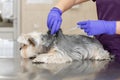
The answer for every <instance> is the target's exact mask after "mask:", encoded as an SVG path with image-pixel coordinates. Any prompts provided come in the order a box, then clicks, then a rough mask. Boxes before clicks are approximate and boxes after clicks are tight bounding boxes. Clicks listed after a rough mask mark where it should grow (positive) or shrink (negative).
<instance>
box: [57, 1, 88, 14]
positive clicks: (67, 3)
mask: <svg viewBox="0 0 120 80" xmlns="http://www.w3.org/2000/svg"><path fill="white" fill-rule="evenodd" d="M85 1H89V0H60V2H59V3H58V4H57V5H56V6H55V7H57V8H59V9H60V10H61V11H62V12H65V11H66V10H68V9H70V8H71V7H72V6H74V5H76V4H79V3H82V2H85Z"/></svg>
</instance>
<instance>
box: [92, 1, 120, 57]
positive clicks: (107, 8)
mask: <svg viewBox="0 0 120 80" xmlns="http://www.w3.org/2000/svg"><path fill="white" fill-rule="evenodd" d="M93 1H94V0H93ZM96 6H97V14H98V19H99V20H106V21H120V0H96ZM95 37H96V38H97V39H98V40H99V41H100V42H101V43H102V44H103V47H104V48H105V49H106V50H108V51H109V52H110V53H111V54H114V55H115V56H116V58H120V35H106V34H101V35H97V36H95Z"/></svg>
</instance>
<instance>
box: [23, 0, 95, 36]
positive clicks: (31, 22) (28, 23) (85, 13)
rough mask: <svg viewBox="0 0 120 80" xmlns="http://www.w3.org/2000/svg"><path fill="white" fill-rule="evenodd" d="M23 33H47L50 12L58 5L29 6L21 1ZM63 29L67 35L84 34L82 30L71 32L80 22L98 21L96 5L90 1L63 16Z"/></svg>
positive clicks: (24, 0) (25, 0)
mask: <svg viewBox="0 0 120 80" xmlns="http://www.w3.org/2000/svg"><path fill="white" fill-rule="evenodd" d="M21 2H22V4H21V33H28V32H32V31H34V30H37V31H40V32H43V33H45V32H46V31H47V25H46V20H47V15H48V12H49V10H50V9H51V8H52V7H53V6H54V5H55V4H56V2H57V0H54V3H53V4H27V0H21ZM62 17H63V23H62V26H61V27H62V29H63V32H64V33H67V34H78V33H81V32H82V33H84V32H83V31H81V30H80V29H76V30H74V31H69V30H70V29H71V28H73V27H75V26H76V23H77V22H78V21H83V20H88V19H97V16H96V7H95V3H94V2H92V1H88V2H85V3H82V4H80V5H79V7H78V8H72V9H70V10H68V11H67V12H65V13H64V14H63V16H62Z"/></svg>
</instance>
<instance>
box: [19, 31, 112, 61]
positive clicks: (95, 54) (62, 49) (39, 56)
mask: <svg viewBox="0 0 120 80" xmlns="http://www.w3.org/2000/svg"><path fill="white" fill-rule="evenodd" d="M18 42H19V43H20V44H21V48H20V50H21V51H20V52H21V56H22V57H23V58H34V59H33V60H32V61H33V62H40V63H41V62H42V63H66V62H72V61H74V60H77V61H79V60H85V59H91V60H109V59H110V55H109V53H108V52H107V51H106V50H104V49H103V46H102V45H101V44H100V43H99V41H97V40H96V39H95V38H91V37H88V36H84V35H64V34H63V33H62V31H61V30H59V31H58V32H57V33H56V34H55V35H50V31H48V33H47V34H41V33H37V32H33V33H28V34H24V35H21V36H20V37H19V38H18Z"/></svg>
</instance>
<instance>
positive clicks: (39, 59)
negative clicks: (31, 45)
mask: <svg viewBox="0 0 120 80" xmlns="http://www.w3.org/2000/svg"><path fill="white" fill-rule="evenodd" d="M32 62H33V63H48V57H47V56H45V55H39V56H37V57H36V58H35V59H34V60H32Z"/></svg>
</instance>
